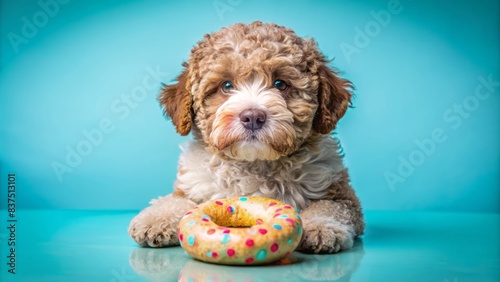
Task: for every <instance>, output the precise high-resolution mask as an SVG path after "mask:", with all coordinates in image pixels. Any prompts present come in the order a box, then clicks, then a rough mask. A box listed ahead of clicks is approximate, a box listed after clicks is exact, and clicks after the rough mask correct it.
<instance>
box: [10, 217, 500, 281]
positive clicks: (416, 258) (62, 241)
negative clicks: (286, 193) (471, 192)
mask: <svg viewBox="0 0 500 282" xmlns="http://www.w3.org/2000/svg"><path fill="white" fill-rule="evenodd" d="M0 212H1V215H0V218H1V220H2V226H3V225H6V226H9V224H7V218H6V215H7V212H6V211H4V210H2V211H0ZM134 215H135V212H123V211H120V212H109V211H106V212H99V211H18V212H17V214H16V218H17V220H18V221H17V222H16V225H15V232H13V233H12V234H14V235H15V241H16V249H15V274H11V273H9V272H8V270H9V268H10V267H11V266H12V265H11V266H9V265H8V264H7V263H8V262H9V260H10V259H9V258H8V257H7V256H9V255H10V247H9V246H8V245H7V244H8V242H9V241H8V239H9V237H10V236H11V232H10V231H11V230H9V229H8V228H6V227H2V228H1V229H0V239H1V246H0V271H1V273H0V281H115V282H118V281H178V280H181V281H198V282H199V281H219V282H220V281H234V282H236V281H246V282H249V281H436V282H463V281H500V254H499V253H500V244H499V240H500V215H498V214H449V213H420V212H381V211H377V212H369V211H368V212H366V222H367V228H366V232H365V235H364V236H363V237H362V238H361V239H360V240H357V241H356V243H355V246H354V248H353V249H351V250H349V251H347V252H343V253H339V254H335V255H304V254H300V253H293V254H292V257H291V261H292V262H293V263H291V264H289V265H274V266H259V267H231V266H220V265H211V264H206V263H203V262H199V261H195V260H193V259H191V258H190V257H189V256H187V255H186V254H185V253H184V251H183V250H182V249H181V248H180V247H174V248H164V249H152V248H141V247H138V246H137V245H136V244H135V243H134V242H133V241H132V240H131V239H130V238H129V237H128V235H127V226H128V223H129V221H130V219H131V218H132V217H133V216H134Z"/></svg>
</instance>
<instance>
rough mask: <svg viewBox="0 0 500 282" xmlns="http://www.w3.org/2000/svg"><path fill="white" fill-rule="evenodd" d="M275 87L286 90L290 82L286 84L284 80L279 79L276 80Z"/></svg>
mask: <svg viewBox="0 0 500 282" xmlns="http://www.w3.org/2000/svg"><path fill="white" fill-rule="evenodd" d="M274 87H276V88H277V89H278V90H279V91H285V90H286V89H287V88H288V84H286V82H284V81H283V80H280V79H278V80H276V81H275V82H274Z"/></svg>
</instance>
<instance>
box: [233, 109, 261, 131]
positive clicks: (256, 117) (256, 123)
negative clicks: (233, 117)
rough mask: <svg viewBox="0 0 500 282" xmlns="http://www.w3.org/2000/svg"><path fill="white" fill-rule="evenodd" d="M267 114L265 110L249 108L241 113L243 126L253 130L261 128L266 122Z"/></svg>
mask: <svg viewBox="0 0 500 282" xmlns="http://www.w3.org/2000/svg"><path fill="white" fill-rule="evenodd" d="M266 119H267V115H266V113H265V112H264V111H261V110H257V109H248V110H244V111H243V112H241V113H240V121H241V123H242V124H243V126H244V127H245V128H247V129H250V130H252V131H254V130H258V129H261V128H262V126H264V123H266Z"/></svg>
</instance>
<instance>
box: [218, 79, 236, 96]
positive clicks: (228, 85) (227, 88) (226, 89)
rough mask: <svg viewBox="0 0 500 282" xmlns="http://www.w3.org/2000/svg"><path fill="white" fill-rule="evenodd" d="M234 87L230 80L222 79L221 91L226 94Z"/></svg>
mask: <svg viewBox="0 0 500 282" xmlns="http://www.w3.org/2000/svg"><path fill="white" fill-rule="evenodd" d="M233 89H234V86H233V84H232V83H231V82H229V81H224V82H223V83H222V85H221V87H220V90H221V91H222V92H223V93H226V94H228V93H229V92H231V90H233Z"/></svg>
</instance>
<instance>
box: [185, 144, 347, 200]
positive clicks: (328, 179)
mask: <svg viewBox="0 0 500 282" xmlns="http://www.w3.org/2000/svg"><path fill="white" fill-rule="evenodd" d="M320 138H321V139H319V140H318V141H316V144H315V145H314V146H308V147H305V148H302V149H299V151H298V152H296V153H295V154H293V155H291V156H287V157H282V158H281V159H279V160H276V161H255V162H245V161H233V160H229V161H228V160H223V159H221V158H220V157H218V156H215V155H213V154H211V153H209V152H207V151H206V150H205V149H204V148H203V147H202V146H201V145H199V144H198V143H197V142H195V141H190V142H189V143H188V144H187V148H183V153H182V155H181V157H180V159H179V167H180V168H181V170H180V172H179V173H178V175H177V183H176V188H177V189H181V190H182V191H183V192H184V193H185V194H186V195H187V196H188V198H190V199H191V200H193V201H195V202H198V203H201V202H204V201H207V200H210V199H220V198H226V197H232V196H250V195H258V196H265V197H269V198H273V199H278V200H281V201H283V202H285V203H288V204H290V205H293V206H295V207H297V208H299V209H303V208H305V207H306V206H308V205H309V203H310V201H311V200H315V199H321V198H322V197H324V196H325V195H326V192H327V189H328V188H329V187H330V186H331V184H332V183H334V182H336V181H338V180H339V178H340V175H339V173H340V172H342V171H343V170H344V169H345V168H344V166H343V164H342V157H341V156H340V155H339V153H338V151H339V147H338V144H337V141H336V140H335V139H333V138H331V137H329V136H325V137H320ZM312 148H316V149H312Z"/></svg>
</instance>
